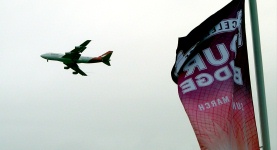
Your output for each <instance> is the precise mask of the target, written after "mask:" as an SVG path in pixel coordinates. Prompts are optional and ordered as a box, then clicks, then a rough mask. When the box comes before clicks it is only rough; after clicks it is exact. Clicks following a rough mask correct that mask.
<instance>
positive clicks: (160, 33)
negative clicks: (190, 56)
mask: <svg viewBox="0 0 277 150" xmlns="http://www.w3.org/2000/svg"><path fill="white" fill-rule="evenodd" d="M227 3H229V0H221V1H215V0H214V1H206V0H192V1H188V0H163V1H158V0H151V1H149V0H128V1H127V0H117V1H112V0H98V1H95V0H70V1H66V0H48V1H42V0H28V1H24V0H2V1H1V5H0V10H1V13H0V18H1V19H0V24H1V27H0V40H1V44H0V51H1V53H0V54H1V55H0V62H1V63H0V68H1V74H0V83H1V84H0V149H1V150H19V149H28V150H37V149H45V150H61V149H67V150H75V149H78V150H91V149H96V150H130V149H132V150H184V149H188V150H195V149H199V146H198V143H197V140H196V137H195V135H194V132H193V129H192V127H191V125H190V123H189V121H188V118H187V115H186V113H185V111H184V109H183V106H182V104H181V102H180V100H179V97H178V92H177V86H176V85H175V84H174V82H173V81H172V80H171V76H170V71H171V68H172V66H173V63H174V60H175V50H176V48H177V42H178V37H181V36H185V35H187V34H188V33H189V32H190V31H191V30H192V29H193V28H194V27H196V26H197V25H199V24H200V23H201V22H202V21H203V20H204V19H206V18H207V17H209V16H210V15H211V14H213V13H214V12H216V11H217V10H219V9H220V8H222V7H223V6H224V5H226V4H227ZM257 3H258V11H259V20H260V31H261V33H260V34H261V45H262V53H263V60H264V75H265V87H266V97H267V105H268V115H269V116H268V117H269V127H270V129H269V130H270V136H271V148H272V149H277V143H276V142H275V141H276V139H277V128H276V126H277V117H276V113H277V109H276V107H277V101H276V99H277V95H276V91H277V89H276V85H277V81H276V76H277V73H276V70H277V66H276V56H277V55H276V41H277V39H276V33H277V32H276V18H277V16H276V0H267V1H262V0H258V1H257ZM248 7H249V5H248V1H246V28H247V33H248V34H247V36H248V48H249V50H248V51H249V59H250V69H251V78H252V84H253V85H252V86H253V96H254V98H255V99H254V105H255V109H256V110H255V112H256V119H257V125H258V128H259V127H260V121H259V114H258V107H257V106H258V101H257V98H256V92H255V90H256V88H255V87H256V86H255V74H254V67H253V64H254V63H253V53H252V39H251V33H250V31H251V30H250V29H251V28H250V22H249V12H248V10H249V9H248ZM88 39H90V40H92V42H91V43H90V44H89V45H88V48H87V49H86V51H85V52H84V53H83V55H86V56H98V55H101V54H102V53H104V52H106V51H108V50H113V51H114V53H113V55H112V57H111V64H112V66H111V67H108V66H106V65H104V64H89V65H87V64H81V65H80V68H81V69H82V70H83V71H84V72H86V73H88V75H89V76H87V77H83V76H80V75H77V76H74V75H72V71H69V70H64V69H63V64H62V63H58V62H48V63H47V62H46V60H45V59H42V58H41V57H40V55H41V54H42V53H46V52H57V53H64V52H66V51H70V50H72V49H73V48H74V46H76V45H79V44H81V43H82V42H84V41H85V40H88ZM259 131H260V129H259ZM259 134H260V133H259ZM259 136H260V135H259Z"/></svg>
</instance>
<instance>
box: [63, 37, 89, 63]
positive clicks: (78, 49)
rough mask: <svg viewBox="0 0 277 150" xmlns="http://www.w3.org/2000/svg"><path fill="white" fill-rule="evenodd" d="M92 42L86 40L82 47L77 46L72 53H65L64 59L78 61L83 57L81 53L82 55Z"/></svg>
mask: <svg viewBox="0 0 277 150" xmlns="http://www.w3.org/2000/svg"><path fill="white" fill-rule="evenodd" d="M90 41H91V40H86V41H85V42H84V43H82V44H81V45H80V46H75V48H74V49H73V50H71V51H70V52H67V53H65V55H64V56H63V58H70V59H72V60H78V59H79V58H80V56H81V54H80V53H82V52H83V51H84V50H85V49H86V48H87V47H86V46H87V45H88V44H89V42H90Z"/></svg>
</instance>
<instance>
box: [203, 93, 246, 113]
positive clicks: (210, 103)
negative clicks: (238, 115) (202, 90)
mask: <svg viewBox="0 0 277 150" xmlns="http://www.w3.org/2000/svg"><path fill="white" fill-rule="evenodd" d="M229 103H230V100H229V98H228V96H223V97H222V98H221V99H220V98H218V99H216V100H211V101H208V102H206V103H202V104H198V110H199V111H204V110H207V109H211V108H215V107H218V106H220V105H224V104H229ZM232 108H233V109H234V110H242V111H244V109H243V104H242V103H240V102H232Z"/></svg>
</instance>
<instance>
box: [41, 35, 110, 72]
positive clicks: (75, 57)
mask: <svg viewBox="0 0 277 150" xmlns="http://www.w3.org/2000/svg"><path fill="white" fill-rule="evenodd" d="M90 41H91V40H86V41H85V42H84V43H82V44H81V45H80V46H75V48H74V49H73V50H71V51H70V52H66V53H65V54H58V53H45V54H42V55H40V56H41V57H42V58H44V59H46V60H47V62H48V60H53V61H61V62H63V63H64V64H65V65H66V66H65V67H64V69H69V68H71V69H72V70H74V72H73V74H74V75H76V74H80V75H82V76H87V74H86V73H84V72H83V71H82V70H81V69H80V68H79V66H78V65H77V63H98V62H103V63H104V64H106V65H108V66H110V65H111V64H110V57H111V55H112V53H113V51H108V52H106V53H104V54H102V55H100V56H98V57H86V56H81V53H82V52H83V51H84V50H85V49H86V48H87V47H86V46H87V45H88V44H89V42H90Z"/></svg>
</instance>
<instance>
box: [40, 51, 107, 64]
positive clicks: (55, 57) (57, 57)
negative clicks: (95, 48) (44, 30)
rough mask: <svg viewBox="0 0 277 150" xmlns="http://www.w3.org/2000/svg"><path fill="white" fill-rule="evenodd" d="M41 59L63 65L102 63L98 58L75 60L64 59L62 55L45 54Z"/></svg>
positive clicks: (81, 57) (85, 57) (84, 57)
mask: <svg viewBox="0 0 277 150" xmlns="http://www.w3.org/2000/svg"><path fill="white" fill-rule="evenodd" d="M41 57H42V58H44V59H47V60H53V61H61V62H63V63H97V62H102V60H101V58H100V57H87V56H80V57H79V58H78V59H77V60H73V59H71V58H66V57H64V54H59V53H45V54H42V55H41Z"/></svg>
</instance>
